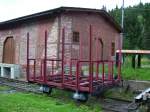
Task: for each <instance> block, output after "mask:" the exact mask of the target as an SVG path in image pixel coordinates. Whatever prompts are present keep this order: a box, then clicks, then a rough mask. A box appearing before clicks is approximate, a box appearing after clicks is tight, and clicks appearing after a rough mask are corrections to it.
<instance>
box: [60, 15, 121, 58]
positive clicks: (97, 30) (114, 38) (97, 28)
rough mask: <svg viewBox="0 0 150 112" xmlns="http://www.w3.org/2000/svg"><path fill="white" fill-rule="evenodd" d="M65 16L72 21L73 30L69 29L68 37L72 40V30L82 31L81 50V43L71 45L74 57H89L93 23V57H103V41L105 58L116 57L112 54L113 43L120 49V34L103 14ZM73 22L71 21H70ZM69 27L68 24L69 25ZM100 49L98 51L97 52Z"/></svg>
mask: <svg viewBox="0 0 150 112" xmlns="http://www.w3.org/2000/svg"><path fill="white" fill-rule="evenodd" d="M63 16H65V17H66V18H68V20H69V21H66V24H67V22H71V21H72V27H70V28H71V29H72V30H71V32H70V30H69V36H68V35H67V36H66V38H70V39H68V40H69V42H72V32H73V31H77V32H79V33H80V45H81V46H80V49H81V50H80V51H79V44H73V43H72V46H68V47H70V51H72V52H71V54H72V58H79V57H80V58H81V59H89V36H90V33H89V27H90V25H92V57H93V59H102V45H101V43H100V39H101V40H102V42H103V59H104V60H108V59H114V58H113V56H111V43H112V42H114V43H115V49H118V39H119V38H120V34H119V33H118V32H117V30H115V29H114V27H112V25H110V24H109V23H108V21H106V20H105V19H104V18H103V17H102V16H101V15H99V14H96V13H66V14H64V15H63ZM70 24H71V23H70ZM67 27H68V26H67ZM96 44H97V45H96ZM97 51H98V52H97Z"/></svg>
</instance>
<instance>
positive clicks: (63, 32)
mask: <svg viewBox="0 0 150 112" xmlns="http://www.w3.org/2000/svg"><path fill="white" fill-rule="evenodd" d="M64 45H65V28H63V29H62V55H61V58H62V63H61V68H62V85H63V84H64V53H65V52H64V50H65V49H64Z"/></svg>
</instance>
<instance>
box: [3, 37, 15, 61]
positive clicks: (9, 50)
mask: <svg viewBox="0 0 150 112" xmlns="http://www.w3.org/2000/svg"><path fill="white" fill-rule="evenodd" d="M3 63H8V64H14V63H15V41H14V39H13V37H7V38H6V40H5V41H4V47H3Z"/></svg>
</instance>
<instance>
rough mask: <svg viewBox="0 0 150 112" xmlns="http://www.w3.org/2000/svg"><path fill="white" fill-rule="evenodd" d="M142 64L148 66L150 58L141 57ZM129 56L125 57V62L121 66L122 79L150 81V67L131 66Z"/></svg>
mask: <svg viewBox="0 0 150 112" xmlns="http://www.w3.org/2000/svg"><path fill="white" fill-rule="evenodd" d="M141 64H142V66H143V65H149V66H150V60H149V59H148V58H142V61H141ZM131 65H132V64H131V57H128V58H126V60H125V63H124V64H123V66H122V77H123V79H130V80H149V81H150V67H142V68H135V69H134V68H132V67H131Z"/></svg>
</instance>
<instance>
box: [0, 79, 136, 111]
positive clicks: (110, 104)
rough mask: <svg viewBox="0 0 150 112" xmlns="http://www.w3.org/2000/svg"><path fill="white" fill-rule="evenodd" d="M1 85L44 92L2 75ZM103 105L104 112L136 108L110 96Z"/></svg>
mask: <svg viewBox="0 0 150 112" xmlns="http://www.w3.org/2000/svg"><path fill="white" fill-rule="evenodd" d="M0 85H6V86H9V87H13V88H15V89H19V90H23V91H27V92H33V93H38V94H42V93H43V92H42V91H40V89H39V88H40V85H38V84H32V83H28V82H25V81H20V80H14V79H8V78H2V77H0ZM101 107H102V109H103V110H104V112H129V108H130V110H134V109H136V106H135V105H134V104H133V105H132V102H130V101H125V100H120V99H110V98H109V99H104V100H103V101H101ZM131 112H132V111H131Z"/></svg>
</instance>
